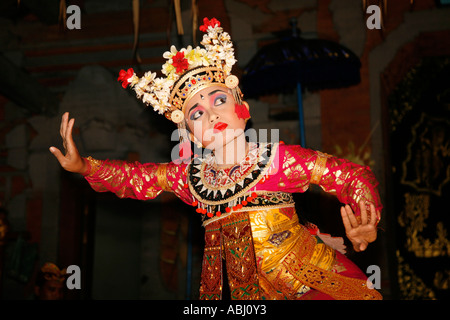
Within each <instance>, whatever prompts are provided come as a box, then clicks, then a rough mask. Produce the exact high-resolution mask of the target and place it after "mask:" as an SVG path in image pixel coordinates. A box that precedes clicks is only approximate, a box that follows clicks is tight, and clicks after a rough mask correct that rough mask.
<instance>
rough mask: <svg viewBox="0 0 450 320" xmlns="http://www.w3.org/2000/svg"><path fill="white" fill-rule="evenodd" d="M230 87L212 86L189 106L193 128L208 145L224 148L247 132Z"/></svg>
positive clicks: (187, 109)
mask: <svg viewBox="0 0 450 320" xmlns="http://www.w3.org/2000/svg"><path fill="white" fill-rule="evenodd" d="M242 107H244V108H246V106H237V105H236V102H235V100H234V97H233V95H232V94H231V93H230V91H229V89H227V88H225V87H223V86H211V87H207V88H205V89H202V90H200V91H199V92H197V93H196V94H195V95H194V96H193V97H192V98H191V99H190V100H189V101H188V102H187V103H186V105H185V109H184V115H185V119H186V122H187V126H188V128H189V130H190V131H191V132H192V133H193V134H194V136H195V138H196V139H197V140H198V141H200V142H201V143H202V144H203V146H204V147H206V148H208V149H211V150H215V149H216V148H222V147H223V146H225V145H226V144H228V143H230V142H231V141H233V140H234V139H235V138H236V137H237V136H239V135H241V134H243V133H244V129H245V119H243V118H242V116H241V113H239V112H238V111H239V110H240V108H242Z"/></svg>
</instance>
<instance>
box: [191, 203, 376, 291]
mask: <svg viewBox="0 0 450 320" xmlns="http://www.w3.org/2000/svg"><path fill="white" fill-rule="evenodd" d="M205 229H206V233H205V242H206V245H205V252H204V259H203V270H202V283H201V287H200V298H201V299H205V300H209V299H221V297H222V285H223V284H222V278H223V277H222V272H224V271H223V270H222V261H221V260H222V259H225V264H226V269H227V270H226V272H227V275H228V279H229V285H230V291H231V298H232V299H301V298H302V296H303V295H304V294H305V293H307V292H308V291H309V290H310V289H311V288H314V289H316V290H318V291H321V292H323V293H326V294H328V295H329V296H331V297H333V298H334V299H342V300H364V299H381V295H380V294H379V293H378V292H377V291H376V290H373V289H370V288H367V286H366V281H365V280H361V279H353V278H349V277H345V276H342V275H339V274H338V273H335V272H333V271H332V269H333V267H334V266H335V263H336V257H335V251H334V250H333V249H332V248H330V247H328V246H327V245H325V244H323V243H321V242H318V241H317V238H316V237H314V236H312V235H311V234H310V233H309V231H308V230H307V229H306V228H305V227H304V226H302V225H301V224H300V223H299V221H298V218H297V215H296V212H295V208H294V207H290V208H269V209H266V210H255V211H245V212H240V213H237V214H233V215H230V216H228V217H226V218H224V219H221V220H218V221H214V222H212V223H211V224H209V225H207V226H206V228H205ZM250 230H251V233H250Z"/></svg>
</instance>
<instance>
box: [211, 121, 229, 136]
mask: <svg viewBox="0 0 450 320" xmlns="http://www.w3.org/2000/svg"><path fill="white" fill-rule="evenodd" d="M227 127H228V125H227V124H226V123H223V122H217V123H216V124H215V125H214V132H215V133H217V132H222V131H223V130H225V129H226V128H227Z"/></svg>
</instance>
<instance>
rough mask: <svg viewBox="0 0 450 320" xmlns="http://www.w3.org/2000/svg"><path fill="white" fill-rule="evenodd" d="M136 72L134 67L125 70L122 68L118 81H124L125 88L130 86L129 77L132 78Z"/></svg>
mask: <svg viewBox="0 0 450 320" xmlns="http://www.w3.org/2000/svg"><path fill="white" fill-rule="evenodd" d="M133 74H134V70H133V69H132V68H130V69H128V70H127V71H125V70H120V72H119V77H118V78H117V81H120V82H122V87H123V88H124V89H125V88H126V87H128V85H129V82H128V79H130V78H131V77H132V76H133Z"/></svg>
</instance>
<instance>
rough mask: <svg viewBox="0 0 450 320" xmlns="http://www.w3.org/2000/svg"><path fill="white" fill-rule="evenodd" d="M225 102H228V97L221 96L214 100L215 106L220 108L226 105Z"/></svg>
mask: <svg viewBox="0 0 450 320" xmlns="http://www.w3.org/2000/svg"><path fill="white" fill-rule="evenodd" d="M225 102H227V96H226V95H222V94H221V95H219V96H217V97H216V98H215V99H214V106H216V107H218V106H220V105H222V104H224V103H225Z"/></svg>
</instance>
